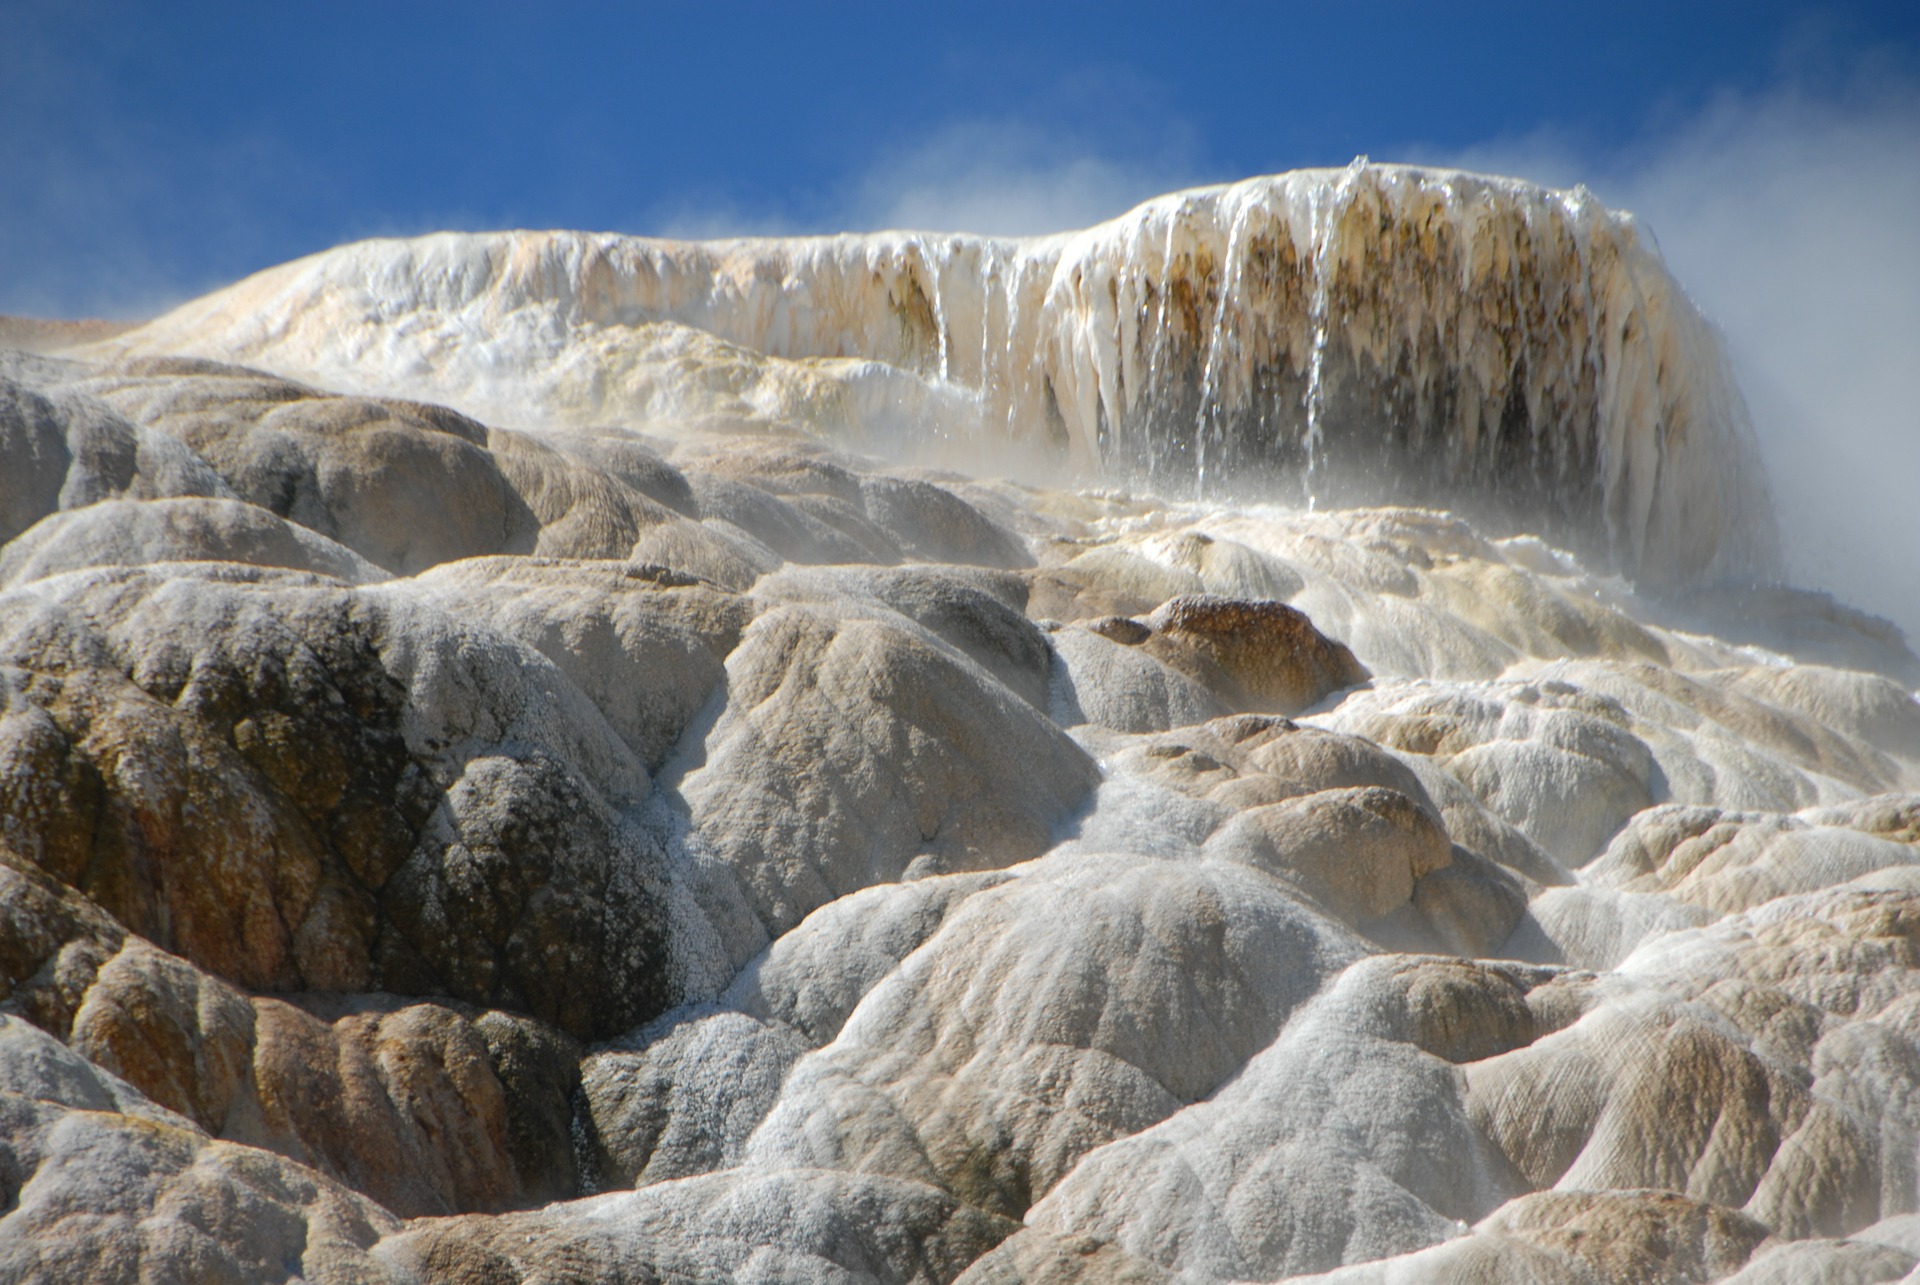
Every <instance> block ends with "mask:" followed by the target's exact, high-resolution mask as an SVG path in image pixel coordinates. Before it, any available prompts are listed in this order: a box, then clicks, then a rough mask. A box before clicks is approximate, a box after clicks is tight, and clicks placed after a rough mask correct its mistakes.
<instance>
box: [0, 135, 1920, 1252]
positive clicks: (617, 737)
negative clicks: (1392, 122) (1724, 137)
mask: <svg viewBox="0 0 1920 1285" xmlns="http://www.w3.org/2000/svg"><path fill="white" fill-rule="evenodd" d="M4 333H5V334H7V335H9V336H14V337H15V341H16V342H17V341H18V340H19V339H21V338H24V339H26V340H27V341H28V342H29V344H30V345H31V346H35V347H36V348H37V350H36V351H25V350H14V351H4V352H0V1279H4V1280H9V1281H11V1280H36V1281H37V1280H46V1281H65V1280H100V1281H127V1282H133V1281H143V1282H144V1281H161V1282H166V1281H236V1282H238V1281H256V1280H258V1281H281V1280H289V1279H304V1280H312V1281H329V1282H331V1281H340V1282H348V1281H351V1282H415V1281H418V1282H439V1281H447V1282H455V1281H487V1282H520V1281H526V1282H534V1281H541V1282H548V1281H563V1280H566V1281H570V1280H607V1281H630V1282H683V1281H733V1280H737V1281H767V1282H772V1281H866V1280H879V1281H915V1282H919V1281H926V1282H936V1281H937V1282H949V1281H965V1282H968V1285H978V1283H982V1282H1033V1283H1035V1285H1038V1283H1039V1282H1109V1281H1131V1282H1163V1281H1182V1282H1212V1281H1223V1282H1224V1281H1272V1280H1282V1279H1313V1280H1329V1281H1332V1280H1337V1281H1353V1282H1362V1281H1364V1282H1400V1281H1458V1282H1469V1281H1488V1280H1501V1281H1509V1280H1511V1281H1541V1282H1606V1281H1708V1280H1737V1281H1741V1282H1759V1281H1776V1282H1790V1281H1832V1282H1839V1281H1848V1282H1869V1281H1894V1280H1900V1279H1903V1278H1905V1277H1907V1276H1908V1275H1909V1274H1910V1273H1912V1272H1913V1271H1914V1270H1915V1269H1916V1266H1920V698H1917V697H1916V695H1915V688H1916V687H1917V686H1920V660H1916V658H1915V656H1914V654H1913V652H1912V651H1911V650H1909V648H1908V646H1907V644H1906V642H1905V640H1904V639H1903V638H1902V637H1901V635H1900V634H1899V632H1898V631H1897V630H1896V629H1894V628H1893V627H1892V626H1891V625H1889V624H1887V623H1886V622H1884V621H1881V620H1878V619H1876V618H1874V617H1871V616H1867V615H1865V614H1863V613H1860V612H1857V611H1854V610H1851V609H1849V608H1848V607H1846V606H1844V605H1843V604H1840V603H1837V602H1835V601H1833V600H1832V599H1831V598H1828V597H1826V596H1824V595H1821V594H1818V593H1815V592H1810V591H1806V590H1800V589H1794V588H1790V587H1787V586H1784V585H1782V584H1779V583H1777V581H1776V578H1775V577H1776V574H1777V568H1778V566H1779V549H1778V547H1777V539H1776V536H1775V532H1774V528H1773V523H1772V518H1771V515H1770V508H1769V500H1768V491H1767V484H1766V480H1765V478H1764V476H1763V474H1762V471H1761V467H1760V464H1759V459H1758V454H1757V451H1756V448H1755V446H1754V443H1753V440H1752V434H1751V431H1750V429H1749V427H1748V424H1747V420H1746V410H1745V406H1744V403H1743V402H1742V399H1741V395H1740V393H1739V390H1738V389H1737V388H1736V387H1735V386H1734V383H1733V381H1732V378H1731V376H1730V374H1729V369H1728V365H1727V362H1726V360H1725V358H1724V356H1723V354H1722V353H1721V351H1720V348H1719V345H1718V343H1717V340H1716V338H1715V335H1714V333H1713V331H1712V328H1711V326H1710V325H1709V324H1708V323H1707V321H1706V320H1704V319H1703V318H1702V317H1701V316H1700V315H1699V314H1698V313H1697V311H1696V310H1695V309H1694V308H1693V306H1692V304H1691V303H1690V302H1689V301H1688V300H1687V298H1686V296H1685V295H1684V294H1683V293H1682V291H1681V290H1680V288H1679V287H1678V286H1677V285H1676V284H1675V283H1674V282H1673V281H1672V280H1671V279H1670V277H1669V276H1668V275H1667V273H1666V270H1665V268H1664V267H1663V265H1662V264H1661V261H1660V259H1659V256H1658V254H1657V251H1656V250H1655V249H1654V248H1653V246H1652V244H1651V240H1650V238H1648V237H1647V236H1646V235H1645V233H1644V232H1643V231H1642V230H1641V229H1639V228H1638V227H1637V226H1636V225H1635V223H1634V222H1633V220H1632V219H1631V218H1630V217H1629V216H1626V215H1623V214H1619V213H1615V212H1611V211H1608V210H1606V209H1604V208H1602V207H1601V206H1599V205H1598V204H1597V203H1596V202H1595V201H1594V200H1593V199H1592V198H1591V197H1589V196H1588V195H1586V194H1585V193H1584V192H1583V191H1578V190H1576V191H1574V192H1571V193H1563V192H1553V191H1547V190H1543V189H1540V188H1536V187H1532V186H1529V185H1526V184H1523V183H1518V182H1514V181H1511V180H1504V179H1490V178H1483V177H1479V176H1474V175H1467V174H1459V173H1452V172H1440V171H1426V170H1416V169H1407V168H1401V167H1392V166H1374V165H1368V164H1366V163H1365V162H1364V161H1357V162H1356V163H1355V164H1354V165H1353V166H1351V167H1349V168H1347V169H1345V170H1340V171H1303V172H1299V173H1295V174H1288V175H1281V176H1278V177H1273V178H1263V179H1253V180H1248V181H1246V182H1243V183H1238V184H1234V185H1231V186H1227V187H1220V188H1208V189H1200V190H1194V191H1189V192H1181V193H1175V194H1172V195H1169V196H1166V197H1162V198H1160V199H1158V200H1155V201H1151V202H1149V203H1147V204H1146V205H1143V206H1141V207H1140V208H1139V209H1137V210H1134V211H1133V212H1131V213H1129V214H1127V215H1125V216H1123V217H1121V218H1119V219H1116V220H1114V221H1112V222H1110V223H1107V224H1103V225H1101V226H1099V227H1095V228H1091V229H1088V230H1086V231H1083V232H1077V233H1072V234H1065V235H1060V236H1052V237H1045V238H1034V239H1025V240H1013V239H998V240H996V239H988V238H980V237H971V236H962V235H944V234H943V235H932V234H908V233H879V234H874V235H870V236H839V237H826V238H811V239H799V240H785V241H730V242H713V243H685V242H667V241H656V240H645V239H640V238H633V237H623V236H614V235H594V234H583V233H572V232H537V233H536V232H514V233H496V234H485V235H465V234H452V233H446V234H439V235H435V236H428V237H422V238H418V239H413V240H399V241H395V240H388V241H370V242H363V243H360V244H357V245H351V246H346V247H342V248H340V249H336V250H332V251H328V252H326V253H323V254H319V255H315V256H312V257H310V258H307V259H303V260H300V261H298V262H294V263H290V264H286V265H284V266H282V267H279V268H274V269H271V270H269V271H267V272H263V273H260V274H259V275H257V276H254V277H251V278H249V279H247V280H245V281H242V282H239V283H237V284H235V285H233V286H231V287H228V288H227V289H225V290H221V291H219V292H217V293H215V294H212V295H208V296H206V297H205V298H202V299H198V300H195V301H193V302H191V303H188V304H186V305H184V306H183V307H181V308H179V309H176V310H175V311H174V312H172V313H169V314H168V315H166V316H163V317H160V318H158V319H156V320H154V321H152V322H150V323H148V324H146V325H143V326H140V327H137V328H134V329H132V330H130V331H126V332H124V333H118V334H115V333H112V332H111V329H110V328H93V329H88V328H85V327H67V328H64V329H53V328H35V327H34V326H32V325H28V324H24V323H20V324H14V325H12V326H10V327H9V328H8V329H7V330H6V331H5V332H4Z"/></svg>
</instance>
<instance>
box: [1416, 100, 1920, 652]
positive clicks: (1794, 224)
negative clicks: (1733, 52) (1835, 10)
mask: <svg viewBox="0 0 1920 1285" xmlns="http://www.w3.org/2000/svg"><path fill="white" fill-rule="evenodd" d="M1435 159H1440V158H1435ZM1444 159H1445V160H1446V161H1447V163H1450V164H1457V165H1460V166H1462V167H1465V168H1473V169H1482V170H1488V169H1490V170H1494V171H1497V172H1505V173H1513V174H1520V175H1524V176H1526V177H1528V178H1532V179H1535V180H1538V181H1544V182H1550V183H1556V184H1562V185H1571V184H1572V183H1575V182H1585V183H1586V184H1587V185H1588V186H1589V187H1590V188H1592V189H1593V190H1594V192H1595V194H1596V195H1598V196H1599V197H1600V198H1601V199H1602V200H1603V201H1605V202H1607V203H1608V204H1609V205H1612V206H1615V207H1616V208H1626V209H1630V210H1632V211H1634V212H1635V213H1636V214H1637V215H1638V216H1639V217H1640V218H1641V219H1642V220H1644V221H1645V223H1646V225H1647V226H1648V227H1650V228H1651V229H1652V231H1653V233H1654V235H1655V237H1656V239H1657V240H1658V241H1659V244H1660V247H1661V250H1662V251H1663V252H1664V254H1665V255H1666V258H1667V262H1668V264H1669V266H1670V267H1671V268H1672V270H1673V273H1674V275H1675V276H1676V277H1677V278H1679V280H1680V282H1681V283H1682V284H1683V285H1684V286H1685V287H1686V288H1687V290H1688V292H1689V293H1691V294H1692V295H1693V297H1694V299H1695V301H1696V302H1697V303H1698V304H1699V305H1700V307H1701V309H1702V311H1704V312H1705V313H1706V314H1707V315H1708V316H1709V317H1710V318H1712V319H1713V320H1714V322H1715V323H1716V324H1717V325H1719V326H1720V328H1721V330H1722V332H1723V333H1724V334H1725V336H1726V339H1727V344H1728V347H1729V349H1730V350H1731V352H1732V354H1733V358H1734V363H1735V368H1736V370H1737V372H1738V374H1739V378H1740V383H1741V387H1742V388H1743V389H1744V390H1745V392H1746V395H1747V401H1748V404H1749V405H1750V407H1751V409H1752V411H1753V419H1754V425H1755V428H1756V430H1757V431H1758V433H1759V435H1760V440H1761V445H1762V448H1763V450H1764V451H1765V453H1766V457H1767V468H1768V473H1769V474H1770V476H1771V478H1772V481H1773V488H1774V496H1775V502H1776V505H1777V508H1778V511H1779V515H1780V522H1781V534H1782V539H1783V543H1784V545H1785V548H1786V553H1787V559H1788V573H1789V575H1790V576H1791V577H1792V578H1793V579H1794V580H1796V581H1797V582H1799V583H1801V584H1804V585H1807V586H1810V587H1814V588H1820V589H1825V590H1828V591H1830V592H1832V593H1833V594H1834V595H1835V596H1837V597H1839V598H1840V599H1842V600H1843V601H1845V602H1848V603H1850V604H1853V605H1855V606H1860V607H1864V608H1866V609H1867V610H1870V611H1873V612H1875V613H1876V614H1879V615H1882V616H1886V617H1888V618H1889V619H1892V620H1893V621H1895V622H1896V623H1897V624H1899V625H1900V626H1901V627H1902V628H1903V629H1904V630H1905V631H1906V633H1907V637H1908V639H1909V641H1916V640H1920V503H1917V502H1916V501H1917V500H1920V236H1915V235H1914V228H1915V226H1916V224H1915V218H1916V215H1915V211H1916V210H1920V87H1916V86H1915V85H1914V84H1912V83H1911V82H1909V81H1905V80H1902V79H1899V78H1892V77H1880V78H1872V79H1866V80H1864V81H1862V82H1859V83H1856V84H1855V85H1854V86H1853V87H1852V88H1851V90H1850V91H1849V92H1848V93H1847V94H1846V95H1844V96H1842V97H1838V98H1836V97H1832V96H1828V97H1824V98H1822V97H1818V96H1815V95H1813V94H1810V93H1808V92H1805V91H1803V90H1800V89H1797V88H1783V89H1780V90H1778V91H1775V92H1773V93H1771V94H1766V95H1761V96H1751V95H1727V96H1724V97H1722V98H1721V99H1719V100H1718V101H1716V102H1714V103H1713V104H1712V105H1710V106H1709V107H1708V108H1707V109H1706V110H1705V111H1704V112H1702V113H1700V114H1699V115H1698V116H1696V117H1695V118H1694V119H1692V120H1690V121H1687V122H1685V123H1683V124H1682V125H1681V126H1680V127H1679V128H1677V129H1674V130H1672V131H1670V132H1667V133H1666V134H1665V135H1664V136H1663V137H1662V138H1661V139H1660V140H1659V141H1657V142H1656V143H1654V144H1652V145H1650V146H1647V147H1644V148H1642V149H1639V150H1637V151H1636V152H1634V153H1632V154H1629V155H1622V156H1617V157H1614V158H1611V159H1603V160H1595V159H1593V158H1582V157H1581V156H1580V155H1579V154H1578V151H1577V149H1575V148H1572V147H1569V146H1567V145H1566V144H1565V142H1564V140H1561V139H1557V138H1555V137H1554V136H1552V135H1535V136H1532V137H1529V138H1525V139H1520V140H1515V141H1510V142H1505V143H1498V144H1491V145H1488V146H1486V147H1482V148H1477V149H1473V150H1471V151H1469V152H1466V153H1454V154H1451V155H1448V156H1446V157H1445V158H1444Z"/></svg>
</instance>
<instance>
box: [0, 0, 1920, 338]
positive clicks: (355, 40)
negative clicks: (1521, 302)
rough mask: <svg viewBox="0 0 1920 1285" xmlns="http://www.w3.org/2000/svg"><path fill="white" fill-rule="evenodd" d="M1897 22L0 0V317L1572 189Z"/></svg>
mask: <svg viewBox="0 0 1920 1285" xmlns="http://www.w3.org/2000/svg"><path fill="white" fill-rule="evenodd" d="M1917 31H1920V5H1912V4H1897V3H1882V4H1851V5H1844V4H1843V5H1837V6H1830V7H1823V8H1817V9H1813V8H1809V7H1807V6H1804V5H1788V4H1775V3H1766V2H1765V0H1746V2H1745V3H1737V4H1734V3H1691V4H1673V3H1671V0H1669V2H1668V3H1659V4H1640V3H1615V4H1607V5H1570V4H1561V5H1556V4H1551V3H1538V2H1536V3H1531V4H1480V5H1454V6H1448V5H1440V4H1433V3H1428V4H1398V3H1391V2H1385V3H1374V4H1369V5H1366V6H1349V5H1340V4H1334V3H1320V4H1313V5H1298V4H1265V5H1262V4H1211V3H1203V2H1198V0H1189V2H1187V3H1181V4H1167V3H1159V4H1126V3H1108V4H1059V5H1052V6H1044V5H1010V4H994V3H984V2H982V3H974V4H968V5H964V6H960V5H937V4H920V5H911V4H892V5H882V4H865V3H840V4H823V5H800V4H732V5H725V4H717V3H710V4H644V5H643V4H608V3H564V2H556V3H549V4H535V3H528V2H526V0H522V2H521V3H511V4H503V3H487V2H485V0H467V2H466V3H459V4H453V3H444V4H442V3H420V2H412V0H385V3H377V4H364V3H330V4H324V5H321V4H300V3H269V4H262V3H258V2H257V0H255V2H253V3H245V4H241V3H232V4H207V3H167V4H154V3H147V4H134V3H109V2H105V0H101V2H90V0H58V2H53V3H45V2H39V0H0V174H4V175H5V181H4V184H0V311H17V312H31V313H40V314H56V315H74V314H109V315H112V314H121V315H138V314H140V313H143V312H148V311H151V310H153V309H154V308H155V307H157V306H159V305H160V304H163V303H165V302H169V301H172V300H177V299H178V298H180V297H183V296H185V295H189V294H192V293H196V292H198V291H200V290H202V289H205V288H208V287H210V286H213V285H216V284H219V283H222V282H224V281H226V280H230V279H232V278H234V277H236V276H239V275H242V274H244V273H245V272H248V271H251V270H253V269H255V268H259V267H263V266H266V265H268V264H271V263H275V262H279V261H282V260H284V259H287V258H291V257H294V256H296V255H299V254H303V253H306V252H309V251H312V250H316V249H320V248H324V247H326V246H329V245H332V244H336V243H338V242H340V241H344V240H351V239H354V238H357V237H361V236H368V235H378V234H387V233H396V232H399V233H405V232H417V231H424V230H427V229H430V228H438V227H468V228H477V227H501V226H546V227H588V228H596V229H617V230H622V231H632V232H667V233H695V234H698V233H719V232H727V231H820V230H838V229H841V228H857V227H871V226H875V225H877V224H881V223H888V222H899V221H909V222H914V223H919V224H929V223H930V224H935V225H944V226H949V227H959V228H962V229H963V230H982V231H1024V230H1040V229H1042V228H1044V227H1045V225H1048V224H1054V225H1065V223H1067V222H1084V221H1088V220H1091V219H1093V218H1097V217H1101V216H1104V215H1107V214H1112V213H1117V212H1119V210H1120V209H1123V208H1125V207H1126V206H1127V205H1129V204H1131V203H1132V202H1133V201H1136V200H1138V199H1141V198H1144V197H1146V196H1150V195H1153V194H1154V193H1156V192H1158V191H1160V190H1164V189H1166V188H1168V187H1172V186H1177V185H1182V184H1186V183H1191V182H1196V181H1210V180H1219V179H1228V178H1237V177H1242V176H1245V175H1248V174H1254V173H1263V172H1271V171H1277V170H1283V169H1289V168H1294V167H1297V166H1302V165H1330V164H1331V165H1338V164H1344V163H1346V162H1347V161H1348V160H1350V159H1351V158H1352V157H1353V156H1354V155H1355V154H1356V153H1361V152H1365V153H1368V154H1369V155H1371V156H1373V158H1374V159H1376V160H1393V159H1435V158H1450V157H1452V156H1454V155H1461V154H1469V153H1471V152H1472V150H1473V149H1476V148H1479V149H1485V148H1489V147H1493V148H1499V147H1506V146H1509V145H1511V144H1514V143H1515V142H1526V141H1529V140H1530V141H1531V142H1532V143H1533V144H1539V143H1540V142H1541V141H1542V140H1550V141H1551V144H1552V149H1553V151H1554V153H1555V158H1556V163H1563V165H1562V167H1563V168H1566V169H1568V170H1570V171H1582V170H1583V169H1593V170H1594V171H1595V172H1596V173H1597V172H1598V171H1599V170H1601V169H1604V168H1605V167H1606V166H1607V165H1608V164H1609V163H1611V162H1612V160H1613V159H1615V158H1617V157H1618V156H1619V155H1620V154H1621V153H1622V152H1623V150H1631V149H1632V148H1634V147H1636V146H1640V145H1643V144H1645V143H1646V141H1647V140H1649V139H1657V138H1659V137H1661V136H1662V135H1663V133H1664V132H1667V131H1671V130H1673V129H1675V128H1676V127H1678V126H1680V125H1682V124H1684V123H1685V122H1689V121H1691V120H1693V119H1694V118H1695V117H1696V116H1697V115H1698V114H1699V113H1700V112H1702V111H1703V110H1706V109H1707V108H1708V107H1709V105H1710V104H1711V103H1712V102H1713V101H1714V100H1715V98H1716V96H1725V95H1728V94H1733V95H1747V96H1753V95H1761V94H1767V93H1772V92H1775V91H1776V90H1777V89H1779V87H1781V86H1782V85H1786V84H1789V83H1791V84H1795V85H1799V86H1801V87H1803V88H1805V89H1806V90H1808V91H1809V92H1810V93H1812V94H1813V95H1814V96H1816V97H1825V98H1832V97H1836V96H1839V97H1844V95H1845V94H1846V93H1847V92H1848V85H1849V84H1850V83H1851V82H1853V81H1855V80H1857V79H1858V78H1859V77H1860V76H1861V75H1862V74H1863V69H1864V71H1865V74H1868V75H1873V76H1884V75H1886V74H1889V73H1890V74H1893V75H1896V76H1907V77H1911V75H1912V73H1913V72H1914V70H1915V68H1916V66H1917V65H1920V37H1917V36H1916V32H1917ZM1583 176H1586V175H1584V174H1583ZM1550 177H1555V178H1559V177H1562V175H1560V174H1557V173H1556V174H1554V175H1552V176H1550ZM1589 177H1590V176H1589ZM1596 186H1598V185H1596ZM1603 195H1605V193H1604V192H1603ZM969 223H971V224H973V225H975V226H972V227H969V226H968V224H969ZM981 225H993V226H981Z"/></svg>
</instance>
